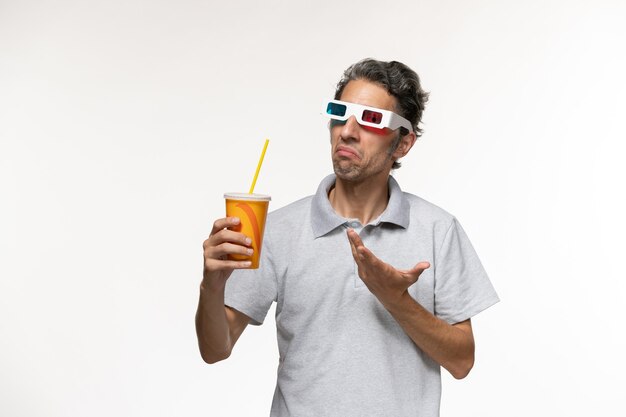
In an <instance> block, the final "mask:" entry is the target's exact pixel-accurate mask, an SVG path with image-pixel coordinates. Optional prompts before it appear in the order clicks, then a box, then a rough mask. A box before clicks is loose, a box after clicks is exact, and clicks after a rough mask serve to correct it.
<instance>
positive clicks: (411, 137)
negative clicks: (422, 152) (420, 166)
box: [393, 132, 417, 159]
mask: <svg viewBox="0 0 626 417" xmlns="http://www.w3.org/2000/svg"><path fill="white" fill-rule="evenodd" d="M416 140H417V136H416V135H415V132H409V133H408V134H406V135H404V136H402V138H401V139H400V143H399V144H398V147H397V148H396V150H395V152H394V153H393V157H394V158H396V159H400V158H402V157H404V156H405V155H406V154H407V153H409V151H410V150H411V148H412V147H413V145H414V144H415V141H416Z"/></svg>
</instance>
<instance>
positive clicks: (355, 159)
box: [330, 80, 403, 182]
mask: <svg viewBox="0 0 626 417" xmlns="http://www.w3.org/2000/svg"><path fill="white" fill-rule="evenodd" d="M339 100H341V101H347V102H350V103H356V104H362V105H366V106H370V107H377V108H379V109H384V110H390V111H396V107H395V106H396V99H395V97H393V96H391V95H389V94H388V93H387V91H386V90H385V89H384V88H383V87H381V86H379V85H377V84H374V83H372V82H369V81H366V80H353V81H350V82H349V83H348V84H347V85H346V86H345V88H344V90H343V92H342V94H341V97H340V98H339ZM330 126H331V128H330V139H331V145H332V146H331V152H332V160H333V168H334V170H335V174H336V175H337V177H339V178H341V179H343V180H347V181H356V182H361V181H364V180H366V179H367V178H370V177H372V176H375V175H377V174H381V173H384V172H386V175H388V174H389V172H390V171H391V166H392V165H393V161H394V158H398V157H400V156H403V155H397V152H393V153H390V152H389V151H390V148H391V147H392V145H393V142H394V140H395V139H396V138H397V137H398V134H399V133H398V131H397V130H396V131H394V130H390V129H387V128H385V129H376V128H372V127H368V126H361V125H359V124H358V123H357V121H356V119H355V117H354V116H351V117H350V118H349V119H348V120H347V121H345V122H337V121H332V122H331V124H330Z"/></svg>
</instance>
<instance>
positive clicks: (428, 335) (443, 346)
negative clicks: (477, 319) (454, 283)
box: [383, 292, 474, 379]
mask: <svg viewBox="0 0 626 417" xmlns="http://www.w3.org/2000/svg"><path fill="white" fill-rule="evenodd" d="M383 305H385V304H384V303H383ZM385 308H386V309H387V310H388V311H389V313H391V315H392V316H393V317H394V319H395V320H396V321H397V322H398V324H399V325H400V326H401V327H402V329H403V330H404V331H405V333H406V334H407V335H408V336H409V337H410V338H411V340H413V342H414V343H415V344H416V345H417V346H418V347H419V348H420V349H421V350H422V351H424V352H425V353H426V354H427V355H428V356H430V357H431V358H432V359H433V360H434V361H435V362H437V363H438V364H439V365H441V366H443V367H444V368H446V369H447V370H448V371H449V372H450V373H451V374H452V376H454V377H455V378H457V379H461V378H464V377H465V376H467V374H468V373H469V371H470V370H471V369H472V366H473V365H474V337H473V335H472V331H471V325H470V324H469V321H468V322H467V323H465V322H463V323H461V324H458V325H450V324H448V323H446V322H445V321H444V320H441V319H440V318H437V317H435V316H434V315H433V314H432V313H431V312H430V311H428V310H426V309H425V308H424V307H422V306H421V305H420V304H419V303H418V302H417V301H415V299H413V297H411V296H410V295H409V293H408V292H405V293H404V295H403V296H402V297H401V298H400V299H399V300H398V301H397V302H395V303H393V304H386V305H385Z"/></svg>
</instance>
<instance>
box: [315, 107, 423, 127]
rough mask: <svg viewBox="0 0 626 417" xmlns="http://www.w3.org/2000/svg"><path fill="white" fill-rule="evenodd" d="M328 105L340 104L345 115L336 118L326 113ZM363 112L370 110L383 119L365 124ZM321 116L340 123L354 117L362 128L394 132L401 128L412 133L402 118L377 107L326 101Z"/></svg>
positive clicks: (407, 123) (409, 125)
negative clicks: (344, 110) (386, 129)
mask: <svg viewBox="0 0 626 417" xmlns="http://www.w3.org/2000/svg"><path fill="white" fill-rule="evenodd" d="M330 103H334V104H340V105H343V106H346V113H345V114H344V115H343V116H337V115H335V114H330V113H328V105H329V104H330ZM364 110H370V111H373V112H378V113H380V114H382V116H383V118H382V120H381V121H380V123H378V124H377V123H371V122H366V121H365V120H363V119H362V116H363V111H364ZM323 114H324V115H325V116H326V117H330V118H331V119H333V120H340V121H345V120H348V119H349V118H350V116H354V117H355V118H356V121H357V122H358V123H359V124H360V125H362V126H370V127H375V128H378V129H382V128H385V127H387V128H389V129H391V130H396V129H399V128H401V127H403V128H405V129H406V130H408V131H409V132H412V131H413V126H411V122H409V121H408V120H407V119H405V118H404V117H402V116H400V115H399V114H396V113H394V112H392V111H389V110H384V109H379V108H377V107H370V106H364V105H361V104H356V103H350V102H347V101H341V100H327V101H325V102H324V112H323Z"/></svg>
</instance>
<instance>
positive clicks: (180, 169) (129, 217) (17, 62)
mask: <svg viewBox="0 0 626 417" xmlns="http://www.w3.org/2000/svg"><path fill="white" fill-rule="evenodd" d="M592 4H593V5H592ZM625 12H626V6H624V3H623V2H620V1H596V2H593V3H592V2H582V1H567V2H566V1H526V2H513V1H495V0H494V1H473V2H456V1H455V2H453V1H419V2H416V1H406V2H387V3H384V4H382V3H380V2H379V1H358V2H357V1H349V2H343V3H339V2H329V1H318V2H306V3H305V2H279V1H275V0H269V1H266V2H251V1H250V2H243V3H241V2H216V1H213V2H206V1H205V2H200V1H188V2H177V3H176V2H164V1H147V0H143V1H137V0H130V1H118V0H114V1H108V2H81V1H69V0H59V1H56V2H43V1H42V2H36V1H19V2H18V1H1V2H0V196H1V197H0V199H1V200H0V201H1V202H0V256H1V260H0V335H1V337H0V375H2V377H1V378H0V414H2V415H3V416H5V415H6V416H14V417H19V416H44V415H45V416H50V417H56V416H85V415H89V416H110V415H118V416H144V415H145V416H147V415H149V416H153V417H156V416H171V415H185V416H209V415H210V416H231V415H242V416H244V415H245V416H264V415H267V414H268V410H269V405H270V402H271V397H272V393H273V390H274V382H275V372H276V366H277V353H276V352H277V351H276V342H275V336H274V328H273V320H272V319H268V321H267V322H266V324H265V325H264V326H262V327H260V328H254V327H252V328H248V329H247V330H246V332H245V333H244V335H243V336H242V339H241V340H240V342H239V343H238V345H237V347H236V349H235V351H234V353H233V355H232V356H231V358H230V359H229V360H228V361H226V362H223V363H219V364H216V365H213V366H209V365H205V364H204V363H203V362H202V360H201V358H200V355H199V354H198V351H197V347H196V339H195V331H194V322H193V318H194V313H195V308H196V302H197V287H198V285H199V282H200V277H201V268H202V241H203V240H204V239H205V237H206V236H207V233H208V232H209V230H210V227H211V224H212V222H213V220H214V219H215V218H216V217H218V216H221V215H222V213H223V210H224V201H223V197H222V195H223V193H224V192H225V191H228V190H244V191H245V190H246V189H247V188H248V186H249V184H250V181H251V180H252V176H253V174H254V170H255V168H256V163H257V160H258V157H259V154H260V151H261V149H262V146H263V140H264V139H265V137H269V138H270V139H271V143H270V146H269V148H268V151H267V154H266V157H265V162H264V166H263V169H262V171H261V174H260V176H259V180H258V182H257V185H256V189H255V191H257V192H259V193H264V194H270V195H271V196H272V203H271V208H273V209H275V208H278V207H281V206H283V205H285V204H287V203H289V202H291V201H293V200H295V199H298V198H300V197H303V196H305V195H308V194H311V193H313V192H314V191H315V188H316V186H317V184H318V182H319V180H320V179H321V178H322V177H323V176H324V175H326V174H327V173H329V172H331V169H332V165H331V163H330V155H329V146H328V136H327V130H326V125H325V122H324V120H323V119H322V120H321V119H320V116H319V103H320V102H321V101H322V100H324V99H328V98H331V96H332V93H333V87H334V84H335V83H336V81H337V80H338V78H339V76H340V74H341V71H342V70H343V69H344V68H345V67H347V66H348V65H349V64H351V63H352V62H354V61H356V60H358V59H360V58H363V57H366V56H373V57H376V58H379V59H384V60H389V59H397V60H400V61H402V62H405V63H406V64H408V65H410V66H411V67H413V68H414V69H416V70H417V71H418V73H419V74H420V76H421V77H422V81H423V84H424V86H425V88H426V89H427V90H428V91H430V92H431V100H430V103H429V104H428V107H427V110H426V112H425V116H424V122H425V125H424V127H425V134H424V136H423V138H422V139H421V140H420V141H419V142H418V143H417V145H416V146H415V147H414V148H413V150H412V151H411V153H410V154H409V155H408V157H407V158H405V160H404V166H403V168H401V169H400V170H399V171H398V172H397V174H396V177H397V178H398V180H399V182H400V184H401V186H402V187H403V188H404V189H405V190H407V191H411V192H413V193H416V194H418V195H420V196H422V197H424V198H426V199H428V200H430V201H432V202H433V203H435V204H437V205H440V206H441V207H443V208H445V209H446V210H448V211H450V212H452V213H453V214H455V215H456V216H457V217H458V218H459V219H460V221H461V223H462V224H463V226H464V228H465V229H466V230H467V232H468V234H469V236H470V238H471V239H472V242H473V243H474V245H475V247H476V249H477V251H478V253H479V255H480V256H481V259H482V261H483V263H484V265H485V267H486V269H487V271H488V272H489V274H490V276H491V278H492V280H493V282H494V284H495V286H496V288H497V290H498V292H499V295H500V297H501V298H502V302H501V303H500V304H498V305H497V306H496V307H493V308H492V309H490V310H488V311H486V312H484V313H482V314H480V315H479V316H477V317H476V318H475V320H474V330H475V335H476V339H477V361H476V366H475V369H474V370H473V371H472V373H471V374H470V376H469V377H468V378H467V379H465V380H462V381H455V380H453V379H452V378H451V377H445V378H444V396H443V401H442V411H443V412H442V415H445V416H503V415H506V416H528V415H542V416H552V415H568V416H572V415H577V416H578V415H580V416H583V415H585V416H587V415H602V416H622V415H624V414H625V412H626V411H625V408H624V406H623V404H622V402H621V401H620V400H619V399H618V394H620V393H621V392H622V391H623V387H624V386H626V381H625V379H626V378H625V377H624V375H625V374H626V366H625V364H624V360H623V352H624V351H625V350H626V342H625V340H624V336H623V330H622V329H623V323H622V320H621V313H622V303H623V300H624V296H625V295H626V294H625V292H626V291H625V284H624V271H623V267H622V265H621V264H622V259H623V258H624V256H623V254H624V249H625V245H624V241H623V237H624V235H625V232H626V225H625V223H626V222H625V220H624V214H623V213H625V212H626V202H625V201H624V200H625V199H624V191H623V190H624V183H623V178H625V177H626V176H625V174H626V172H625V171H626V169H625V167H624V163H623V158H624V145H623V143H624V140H626V131H625V130H626V129H625V127H624V123H623V118H624V114H625V110H626V106H625V105H624V98H625V97H626V83H625V82H624V77H623V74H625V73H626V59H625V56H624V53H623V50H624V49H623V48H624V44H626V42H625V41H626V29H624V25H623V22H624V21H625V17H626V13H625ZM416 261H417V260H416ZM270 314H272V313H270Z"/></svg>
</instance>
